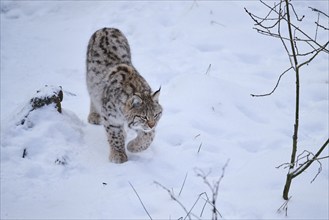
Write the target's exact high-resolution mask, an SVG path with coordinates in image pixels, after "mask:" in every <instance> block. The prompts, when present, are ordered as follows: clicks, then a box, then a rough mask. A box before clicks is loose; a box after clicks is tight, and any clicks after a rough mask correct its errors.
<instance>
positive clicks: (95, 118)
mask: <svg viewBox="0 0 329 220" xmlns="http://www.w3.org/2000/svg"><path fill="white" fill-rule="evenodd" d="M88 122H89V123H90V124H95V125H99V124H100V123H101V117H100V115H99V114H97V113H95V112H93V113H90V114H89V116H88Z"/></svg>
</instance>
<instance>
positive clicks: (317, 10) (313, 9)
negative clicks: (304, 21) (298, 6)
mask: <svg viewBox="0 0 329 220" xmlns="http://www.w3.org/2000/svg"><path fill="white" fill-rule="evenodd" d="M308 8H310V9H311V10H312V11H314V12H318V13H319V14H322V15H324V16H325V17H327V18H329V16H328V15H327V14H326V13H324V12H323V11H320V10H319V9H316V8H312V7H308Z"/></svg>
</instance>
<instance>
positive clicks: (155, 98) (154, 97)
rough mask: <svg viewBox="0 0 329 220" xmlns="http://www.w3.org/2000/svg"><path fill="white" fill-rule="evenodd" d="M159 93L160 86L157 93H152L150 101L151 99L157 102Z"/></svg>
mask: <svg viewBox="0 0 329 220" xmlns="http://www.w3.org/2000/svg"><path fill="white" fill-rule="evenodd" d="M160 91H161V86H160V88H159V89H158V90H157V91H155V92H154V93H153V95H152V99H153V101H159V95H160Z"/></svg>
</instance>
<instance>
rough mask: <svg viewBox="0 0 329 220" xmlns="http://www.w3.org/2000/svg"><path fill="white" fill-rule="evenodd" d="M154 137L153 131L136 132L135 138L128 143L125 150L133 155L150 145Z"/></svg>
mask: <svg viewBox="0 0 329 220" xmlns="http://www.w3.org/2000/svg"><path fill="white" fill-rule="evenodd" d="M154 136H155V131H154V130H152V131H150V132H144V131H138V132H137V137H136V138H135V139H133V140H132V141H130V142H129V143H128V146H127V149H128V150H129V151H130V152H133V153H137V152H141V151H143V150H146V149H147V148H148V147H149V146H150V145H151V143H152V141H153V139H154Z"/></svg>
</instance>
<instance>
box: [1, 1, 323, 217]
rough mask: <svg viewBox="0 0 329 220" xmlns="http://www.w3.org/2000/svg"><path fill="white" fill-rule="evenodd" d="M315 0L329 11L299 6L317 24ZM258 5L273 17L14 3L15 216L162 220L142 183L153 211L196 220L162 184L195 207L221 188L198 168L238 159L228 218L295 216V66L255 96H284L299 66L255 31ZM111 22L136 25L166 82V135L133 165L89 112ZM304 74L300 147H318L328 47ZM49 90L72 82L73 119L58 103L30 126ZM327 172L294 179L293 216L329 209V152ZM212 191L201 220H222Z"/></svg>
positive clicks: (7, 4)
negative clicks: (97, 37) (94, 42)
mask: <svg viewBox="0 0 329 220" xmlns="http://www.w3.org/2000/svg"><path fill="white" fill-rule="evenodd" d="M308 6H313V7H316V8H319V9H322V10H324V11H326V12H327V13H328V7H329V6H328V1H298V2H296V9H297V11H299V12H301V13H304V14H309V15H312V16H311V17H309V19H310V21H311V22H313V21H315V20H316V19H317V15H316V14H314V15H313V14H312V12H311V11H310V9H308ZM244 7H247V8H248V9H249V10H250V11H252V12H254V13H256V14H259V15H265V14H266V12H267V10H266V9H265V8H264V7H262V6H261V4H260V3H259V2H256V1H160V2H155V1H154V2H153V1H151V2H146V1H127V2H125V1H77V2H75V1H63V2H62V1H47V2H45V1H1V36H0V37H1V219H25V218H26V219H149V217H148V215H147V213H146V212H145V211H144V209H143V207H142V204H141V202H140V201H139V199H138V197H137V195H136V194H135V192H134V190H133V188H132V187H131V185H132V186H133V187H134V188H135V190H136V192H137V193H138V195H139V196H140V198H141V200H142V202H143V204H144V205H145V208H146V209H147V211H148V212H149V214H150V216H151V217H152V218H153V219H179V218H180V217H183V218H185V216H186V213H185V211H184V209H183V208H182V207H181V206H180V205H179V204H178V203H177V202H176V201H174V200H172V199H171V198H170V196H169V194H168V192H166V191H165V190H164V189H163V188H161V187H160V186H159V185H157V184H155V181H156V182H158V183H160V184H162V185H163V186H165V187H167V188H168V189H170V190H172V191H173V193H174V195H175V196H176V198H177V199H178V200H179V201H180V202H181V203H182V204H183V205H184V206H185V208H186V209H187V210H190V209H191V208H192V206H193V204H194V203H195V202H196V201H197V199H198V196H199V195H200V194H201V193H203V192H206V193H207V195H208V196H209V197H211V192H210V190H209V188H208V186H207V185H206V184H205V183H204V182H203V180H202V178H200V177H198V176H197V173H196V171H197V170H199V172H200V170H202V171H203V172H204V173H206V174H208V177H207V178H208V180H209V182H210V183H212V182H214V181H216V180H217V179H218V178H219V177H220V176H221V175H222V168H223V166H224V165H225V163H226V162H227V161H228V160H229V163H228V166H227V168H226V170H225V174H224V177H223V179H222V181H221V183H220V186H219V194H218V198H217V208H218V210H219V211H220V213H221V215H222V217H223V218H224V219H281V218H285V215H284V213H281V214H278V213H277V212H276V211H277V209H278V208H279V207H280V206H281V204H282V203H283V202H284V200H283V199H282V197H281V195H282V190H283V186H284V181H285V176H286V173H287V170H285V169H276V168H275V167H276V166H278V165H280V164H282V163H284V162H288V161H289V159H290V152H291V142H292V131H293V117H294V75H293V73H292V72H291V73H289V74H286V75H285V76H284V77H283V79H282V82H281V84H280V85H279V88H278V90H277V91H276V92H275V93H274V94H273V95H272V96H269V97H266V98H252V97H251V96H250V93H264V92H268V91H270V90H271V89H272V88H273V86H274V85H275V83H276V80H277V77H278V75H279V74H280V73H281V72H282V71H283V70H285V69H286V68H287V67H288V65H289V62H288V60H287V57H286V54H285V52H284V49H283V48H282V45H281V43H280V41H279V40H276V39H271V38H266V37H264V36H261V35H259V34H257V33H256V32H255V31H254V30H252V27H253V22H252V21H251V19H250V18H249V16H248V15H247V14H246V13H245V11H244ZM311 22H310V24H309V25H308V26H306V28H307V29H308V30H314V28H315V27H314V24H313V23H311ZM105 26H106V27H116V28H119V29H121V30H122V31H123V32H124V33H125V34H126V36H127V38H128V40H129V42H130V45H131V48H132V57H133V63H134V65H135V67H136V68H137V69H138V70H139V72H140V73H141V74H142V75H143V76H144V77H145V78H146V79H147V80H148V82H149V83H150V85H151V87H152V88H153V89H157V88H159V86H161V88H162V89H161V95H160V103H161V104H162V105H163V107H164V114H163V117H162V119H161V121H160V123H159V125H158V127H157V136H156V139H155V141H154V142H153V144H152V146H151V147H150V148H149V149H148V150H146V151H144V152H142V153H138V154H131V153H128V157H129V161H128V162H126V163H124V164H120V165H118V164H112V163H110V162H109V161H108V152H109V147H108V143H107V141H106V135H105V131H104V129H103V128H102V127H101V126H94V125H90V124H88V123H87V120H86V119H87V114H88V110H89V97H88V94H87V90H86V85H85V53H86V46H87V42H88V40H89V37H90V36H91V34H92V33H93V32H94V31H96V30H97V29H99V28H102V27H105ZM319 37H324V40H328V36H327V35H324V36H320V35H319ZM322 40H323V39H322ZM301 81H302V85H301V86H302V87H301V99H302V100H301V117H300V120H301V121H300V137H299V146H300V149H299V152H302V151H303V150H309V151H316V150H317V148H318V147H319V146H320V145H321V144H322V143H323V142H324V140H325V139H326V138H328V55H324V54H322V55H320V56H318V57H317V58H316V59H315V60H314V62H313V63H312V64H311V65H309V66H307V67H305V68H304V69H303V70H302V74H301ZM44 85H55V86H62V87H63V90H64V100H63V102H62V107H63V114H58V113H57V112H56V110H55V109H53V108H52V107H50V106H48V107H45V108H43V109H39V110H36V111H33V112H31V113H30V114H29V123H25V124H24V125H19V126H17V123H18V122H19V120H20V119H21V118H20V117H24V114H23V113H22V109H23V108H24V106H25V105H26V104H27V103H28V101H29V100H30V98H31V97H33V95H34V94H35V92H36V90H38V89H40V88H42V87H43V86H44ZM22 115H23V116H22ZM24 150H25V155H24V158H23V152H24ZM323 155H328V149H326V150H325V152H323ZM317 170H318V165H317V164H313V165H312V166H311V167H310V168H309V169H308V170H307V172H305V173H304V174H302V175H301V176H299V177H297V178H296V179H294V180H293V183H292V186H291V192H290V195H292V199H291V201H290V202H289V207H288V217H287V218H288V219H328V218H329V214H328V193H329V192H328V188H329V185H328V182H329V178H328V175H329V173H328V170H329V169H328V160H323V161H322V172H321V174H320V175H319V176H318V177H317V179H316V180H315V181H314V182H313V183H312V184H310V182H311V180H312V179H313V177H314V175H315V174H316V172H317ZM185 177H186V181H185V184H184V186H183V182H184V178H185ZM130 184H131V185H130ZM182 186H183V187H182ZM180 191H181V192H180ZM179 192H180V193H179ZM204 198H205V196H204V194H203V196H202V198H201V199H200V200H198V202H197V203H196V205H195V207H194V208H193V209H192V211H191V212H192V213H193V214H195V216H193V215H192V217H193V218H196V217H199V218H202V219H210V218H211V214H212V213H211V206H210V205H206V207H205V208H204V211H203V213H202V209H203V205H204ZM201 213H202V216H201V217H200V214H201Z"/></svg>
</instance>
